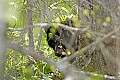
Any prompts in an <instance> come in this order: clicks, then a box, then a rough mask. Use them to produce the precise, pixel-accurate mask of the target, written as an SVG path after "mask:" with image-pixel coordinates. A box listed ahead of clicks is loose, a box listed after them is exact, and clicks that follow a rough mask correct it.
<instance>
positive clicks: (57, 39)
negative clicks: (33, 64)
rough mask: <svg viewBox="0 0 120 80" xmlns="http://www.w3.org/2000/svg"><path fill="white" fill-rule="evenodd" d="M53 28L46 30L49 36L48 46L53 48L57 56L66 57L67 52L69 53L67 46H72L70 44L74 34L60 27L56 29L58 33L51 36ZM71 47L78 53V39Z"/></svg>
mask: <svg viewBox="0 0 120 80" xmlns="http://www.w3.org/2000/svg"><path fill="white" fill-rule="evenodd" d="M65 25H66V23H65ZM67 25H68V24H67ZM68 26H69V25H68ZM51 28H52V27H49V28H48V29H47V30H45V32H46V34H47V42H48V45H49V46H50V47H52V48H53V50H54V51H55V55H56V56H58V57H65V56H66V50H67V51H68V50H69V49H68V48H67V47H68V46H66V45H65V44H70V43H69V42H70V40H71V38H72V33H71V32H70V31H68V30H65V29H63V28H61V27H59V28H57V29H56V31H55V32H54V33H52V36H50V33H51ZM69 46H70V47H72V48H73V49H74V50H75V51H76V50H77V49H78V47H77V39H74V41H73V44H70V45H69Z"/></svg>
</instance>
